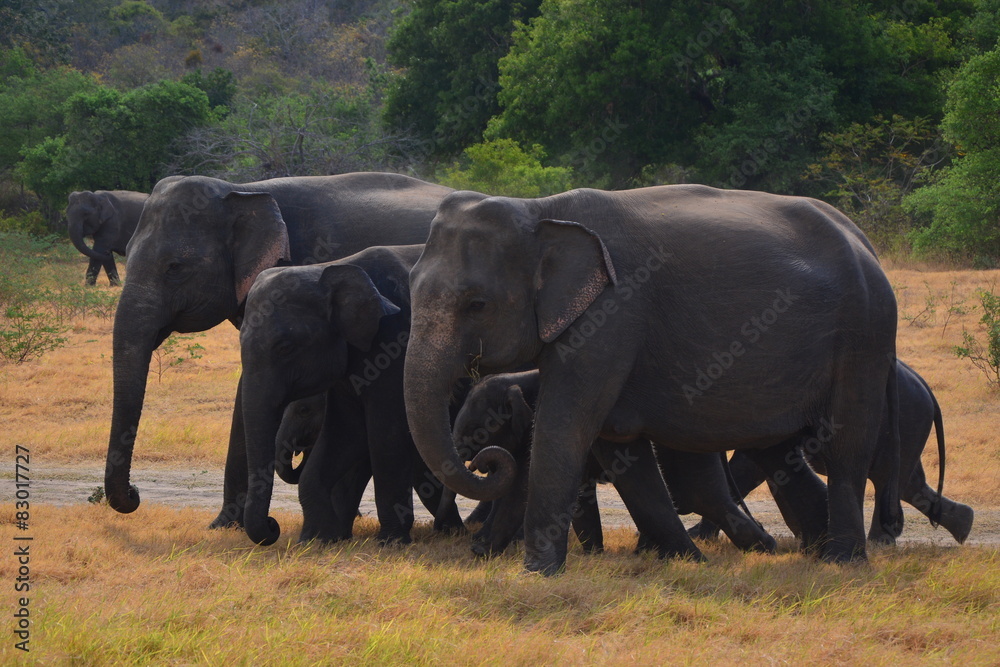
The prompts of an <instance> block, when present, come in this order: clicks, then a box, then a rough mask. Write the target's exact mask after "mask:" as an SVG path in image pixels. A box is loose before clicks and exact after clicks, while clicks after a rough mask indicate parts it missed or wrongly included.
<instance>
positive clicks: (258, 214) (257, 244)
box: [223, 192, 292, 304]
mask: <svg viewBox="0 0 1000 667" xmlns="http://www.w3.org/2000/svg"><path fill="white" fill-rule="evenodd" d="M223 200H224V202H225V204H226V205H227V206H228V207H230V209H231V210H232V212H233V217H232V221H233V222H232V228H231V236H230V248H231V249H232V253H233V278H234V284H235V285H236V302H237V303H239V304H242V303H243V302H244V300H245V299H246V298H247V293H248V292H249V291H250V286H251V285H253V281H254V280H255V279H256V278H257V276H258V274H260V272H261V271H263V270H264V269H269V268H271V267H272V266H277V265H278V264H279V263H280V262H281V261H282V260H284V261H290V260H291V258H292V253H291V251H290V250H289V248H288V229H287V228H286V227H285V221H284V220H283V219H282V218H281V211H280V210H279V209H278V203H277V202H276V201H274V197H272V196H271V195H269V194H267V193H266V192H230V193H229V194H227V195H226V196H225V197H224V198H223Z"/></svg>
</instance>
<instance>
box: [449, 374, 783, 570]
mask: <svg viewBox="0 0 1000 667" xmlns="http://www.w3.org/2000/svg"><path fill="white" fill-rule="evenodd" d="M539 387H540V379H539V374H538V371H526V372H521V373H501V374H498V375H491V376H488V377H486V378H484V379H483V380H482V381H481V382H479V383H478V384H476V385H474V386H473V387H472V390H471V391H470V392H469V395H468V397H467V398H466V399H465V403H464V404H463V406H462V409H461V411H460V412H459V413H458V417H457V419H456V420H455V426H454V430H453V437H454V440H455V445H456V447H459V448H460V450H461V449H462V448H465V450H467V451H468V452H469V453H470V454H472V453H475V452H477V451H478V450H479V449H481V448H482V447H484V446H499V447H502V448H503V449H505V450H507V451H509V452H510V453H511V454H512V455H513V456H514V459H515V461H517V462H518V470H525V471H526V470H528V469H530V465H529V463H528V460H529V459H530V449H531V424H532V421H533V420H534V406H535V403H536V401H537V398H538V390H539ZM652 456H653V452H652V449H651V448H650V445H649V443H648V441H643V440H641V439H640V440H635V441H633V442H631V443H627V444H615V443H608V442H606V441H603V440H601V439H598V441H597V442H596V443H595V449H594V450H593V451H592V452H591V454H590V455H589V456H588V459H587V465H586V468H585V471H586V472H585V474H584V480H583V483H582V485H581V488H580V496H579V499H578V502H577V507H576V510H575V511H574V513H573V518H572V525H573V529H574V531H575V532H576V534H577V538H578V539H579V540H580V543H581V545H582V546H583V548H584V551H588V552H589V551H599V550H601V549H602V548H603V531H602V528H601V517H600V510H599V508H598V505H597V497H596V485H597V483H598V482H611V483H613V484H614V485H615V487H616V489H617V490H618V492H619V495H621V496H622V500H623V501H625V503H626V505H627V506H628V507H629V508H630V509H631V508H633V507H634V508H636V509H637V513H638V514H639V516H640V517H641V519H643V520H644V521H645V523H647V524H648V523H653V524H654V525H656V524H658V523H659V517H657V516H656V515H655V514H653V515H650V512H649V509H651V508H655V507H660V506H662V505H663V504H664V503H666V504H669V503H671V502H672V503H673V505H674V506H675V507H677V511H678V512H679V513H680V514H690V513H692V512H695V513H698V514H702V515H707V516H712V517H714V518H715V519H716V520H717V521H718V522H719V523H720V524H721V525H723V526H725V527H726V534H727V535H728V536H729V537H730V539H732V541H733V543H734V544H736V545H737V546H738V547H740V548H741V549H745V550H754V551H772V552H773V551H774V548H775V541H774V538H772V537H771V536H770V535H768V534H767V533H766V532H765V531H764V529H763V528H761V527H760V525H759V524H757V522H756V521H754V520H753V519H752V518H750V517H748V516H747V515H746V514H744V513H743V511H742V510H741V509H740V508H739V507H738V506H737V505H736V503H735V502H733V500H732V498H731V496H730V490H729V485H728V483H727V480H726V477H725V472H724V470H723V468H722V463H721V459H720V458H719V455H717V454H692V453H687V452H671V451H669V450H666V449H663V448H658V449H657V451H656V458H655V459H654V458H651V457H652ZM598 457H600V458H601V463H599V462H598ZM657 459H658V460H659V461H660V464H659V465H657V463H655V461H657ZM602 463H603V465H602ZM650 468H652V469H654V472H655V469H657V468H658V469H660V470H661V471H662V474H663V476H662V477H660V475H657V474H653V475H650V476H649V479H648V480H647V481H646V485H644V486H643V485H637V484H635V483H632V484H628V483H627V482H629V481H632V477H633V476H634V475H636V474H637V473H641V472H645V471H647V470H648V469H650ZM664 480H665V481H666V485H664ZM521 485H522V483H521V482H519V481H515V488H519V487H520V486H521ZM668 488H669V493H668V491H667V489H668ZM523 500H524V499H523V498H522V499H520V501H522V502H514V501H512V499H510V498H508V497H504V498H502V499H500V500H496V501H494V512H493V514H492V516H491V517H490V520H489V521H488V522H487V524H486V526H484V529H483V530H482V531H480V533H479V534H477V542H476V545H475V546H474V549H473V550H474V551H476V552H477V553H486V552H493V553H496V552H499V551H502V550H503V549H504V548H506V546H507V544H508V543H509V542H510V541H511V539H512V538H513V537H514V534H515V532H516V530H517V529H519V528H520V526H521V524H523V522H524V510H525V508H524V503H523ZM640 523H642V521H637V527H640V531H641V530H642V527H641V526H640V525H639V524H640ZM664 530H666V528H663V529H661V530H659V531H654V532H651V531H649V530H647V531H646V532H641V534H640V541H639V544H640V548H657V547H658V546H659V545H657V544H656V538H655V537H653V538H651V537H650V535H654V536H655V535H656V534H657V533H661V534H662V532H663V531H664ZM666 550H667V549H664V550H661V551H666Z"/></svg>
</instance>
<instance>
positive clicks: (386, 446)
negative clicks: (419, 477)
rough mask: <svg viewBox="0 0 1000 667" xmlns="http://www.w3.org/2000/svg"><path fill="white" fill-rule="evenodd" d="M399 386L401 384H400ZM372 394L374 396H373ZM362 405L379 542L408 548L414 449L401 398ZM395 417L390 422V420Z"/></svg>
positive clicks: (367, 402)
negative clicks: (373, 484) (373, 482)
mask: <svg viewBox="0 0 1000 667" xmlns="http://www.w3.org/2000/svg"><path fill="white" fill-rule="evenodd" d="M400 384H402V380H400ZM373 393H374V392H373ZM369 398H370V400H366V401H365V416H366V429H367V431H368V449H369V452H370V454H371V466H372V477H373V478H374V480H375V506H376V509H377V511H378V522H379V532H378V540H379V542H381V543H383V544H388V543H398V544H409V543H410V542H411V541H412V540H411V538H410V530H411V529H412V528H413V473H414V468H415V467H416V458H417V456H418V454H417V449H416V447H415V446H414V445H413V441H412V440H411V439H410V431H409V427H408V426H407V423H406V418H405V415H406V408H405V407H404V406H403V396H402V394H401V393H400V395H399V396H394V397H392V399H393V400H384V397H382V398H383V400H378V401H376V400H375V399H376V398H377V397H376V396H374V395H373V396H370V397H369ZM393 415H395V416H398V418H397V419H393V418H392V416H393Z"/></svg>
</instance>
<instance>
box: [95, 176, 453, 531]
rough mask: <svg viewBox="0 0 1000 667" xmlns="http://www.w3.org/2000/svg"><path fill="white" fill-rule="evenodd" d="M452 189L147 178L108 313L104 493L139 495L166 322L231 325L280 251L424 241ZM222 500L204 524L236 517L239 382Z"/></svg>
mask: <svg viewBox="0 0 1000 667" xmlns="http://www.w3.org/2000/svg"><path fill="white" fill-rule="evenodd" d="M449 192H451V190H450V189H449V188H445V187H442V186H438V185H433V184H430V183H425V182H423V181H419V180H417V179H414V178H409V177H407V176H402V175H399V174H382V173H356V174H342V175H338V176H313V177H296V178H277V179H272V180H267V181H259V182H255V183H243V184H232V183H227V182H225V181H221V180H218V179H214V178H206V177H201V176H189V177H177V176H172V177H169V178H166V179H163V180H162V181H160V182H159V183H157V184H156V187H155V188H154V189H153V192H152V194H151V195H150V197H149V200H148V201H147V202H146V207H145V208H144V210H143V213H142V218H141V219H140V221H139V226H138V228H137V229H136V232H135V235H134V236H133V238H132V241H131V242H130V243H129V246H128V264H127V267H128V281H127V282H126V284H125V286H124V288H123V289H122V294H121V299H120V300H119V303H118V311H117V313H116V315H115V324H114V334H113V336H114V343H113V346H114V407H113V412H112V417H111V433H110V437H109V442H108V457H107V467H106V470H105V493H106V495H107V498H108V503H109V504H110V505H111V506H112V507H113V508H115V509H116V510H117V511H119V512H132V511H135V509H136V508H137V507H138V506H139V493H138V491H137V490H136V489H135V487H133V486H131V485H130V484H129V475H130V472H131V464H132V451H133V446H134V443H135V438H136V434H137V432H138V428H139V417H140V414H141V412H142V405H143V399H144V396H145V390H146V376H147V374H148V371H149V361H150V357H151V356H152V353H153V350H155V349H156V348H157V346H159V344H160V343H161V342H163V340H165V339H166V337H167V336H169V335H170V333H171V332H174V331H179V332H190V331H204V330H206V329H209V328H211V327H213V326H215V325H216V324H219V323H220V322H222V321H224V320H227V319H228V320H230V321H232V322H233V323H234V324H236V325H237V326H239V322H240V320H241V312H242V309H243V305H244V301H245V299H246V295H247V292H248V291H249V290H250V285H251V284H252V283H253V281H254V279H255V278H256V277H257V275H258V274H259V273H260V272H261V271H263V270H264V269H266V268H269V267H272V266H275V265H277V264H279V263H290V264H308V263H315V262H322V261H329V260H331V259H336V258H340V257H345V256H347V255H351V254H353V253H356V252H358V251H360V250H363V249H364V248H367V247H369V246H372V245H379V244H387V243H388V244H409V243H422V242H423V241H424V240H425V239H426V236H427V230H428V227H429V225H430V220H431V218H433V217H434V211H435V210H436V209H437V206H438V204H439V203H440V202H441V200H442V199H443V198H444V197H445V195H447V194H448V193H449ZM236 393H237V398H236V403H235V407H234V410H233V425H232V429H231V434H230V441H229V452H228V455H227V458H226V472H225V484H224V491H223V506H222V510H221V511H220V513H219V515H218V517H217V518H216V519H215V520H214V521H213V522H212V524H211V525H212V526H213V527H220V526H227V525H234V524H241V523H242V518H243V505H244V501H245V492H246V485H247V464H246V447H245V444H244V435H243V416H242V409H241V407H240V406H241V400H240V390H239V386H238V387H237V392H236Z"/></svg>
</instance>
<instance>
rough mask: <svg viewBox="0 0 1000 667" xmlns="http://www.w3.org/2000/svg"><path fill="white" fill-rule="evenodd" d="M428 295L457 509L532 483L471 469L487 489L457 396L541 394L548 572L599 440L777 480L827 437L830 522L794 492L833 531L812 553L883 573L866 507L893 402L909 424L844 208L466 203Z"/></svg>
mask: <svg viewBox="0 0 1000 667" xmlns="http://www.w3.org/2000/svg"><path fill="white" fill-rule="evenodd" d="M410 286H411V298H412V304H413V327H412V336H411V338H410V346H409V350H408V352H407V357H406V363H405V391H406V407H407V413H408V418H409V423H410V428H411V432H412V433H413V438H414V442H415V443H416V445H417V448H418V450H419V451H420V454H421V456H422V457H423V459H424V461H426V462H427V465H428V467H429V468H430V469H431V470H432V471H433V472H434V473H435V474H436V475H438V476H439V477H440V479H441V480H442V481H444V482H445V484H447V485H448V486H449V487H450V488H451V489H453V490H454V491H456V492H457V493H460V494H462V495H465V496H467V497H470V498H475V499H479V500H492V499H494V498H498V497H500V496H502V495H504V494H505V493H506V492H507V491H508V489H509V488H510V486H511V484H512V479H513V476H514V474H515V472H516V470H515V468H516V464H515V462H514V461H513V459H512V457H511V456H510V455H509V454H508V453H507V452H505V451H504V450H502V449H499V448H495V447H491V448H486V449H483V450H482V451H481V452H480V453H479V454H477V455H476V457H475V458H474V459H473V464H474V465H475V466H476V467H477V468H478V469H480V470H492V471H493V472H491V473H490V474H489V475H487V476H485V477H481V476H476V475H474V474H473V473H472V472H470V471H469V470H468V469H467V468H465V466H463V465H462V463H461V460H460V458H459V454H458V452H457V451H456V448H455V445H454V443H453V441H452V438H451V428H450V424H449V421H448V410H447V408H448V396H449V393H450V391H451V387H452V384H453V383H454V381H455V380H456V378H458V377H461V376H462V375H465V374H467V373H468V372H469V369H468V367H469V366H470V364H471V365H473V366H475V368H476V369H477V370H478V372H479V373H480V374H482V375H486V374H490V373H496V372H502V371H505V370H512V369H516V368H518V367H521V366H523V365H525V364H534V365H536V366H537V368H538V369H539V371H540V373H541V388H540V390H539V397H538V408H537V411H536V413H535V424H534V432H533V438H532V460H531V471H530V475H529V481H528V490H527V512H526V514H525V521H524V530H525V564H526V567H527V569H528V570H531V571H539V572H542V573H545V574H554V573H556V572H558V571H559V570H560V569H561V568H563V566H564V564H565V559H566V546H567V531H568V529H569V525H570V518H571V516H572V512H571V509H572V506H573V503H574V501H575V500H576V497H577V488H578V484H579V480H580V479H581V476H582V473H583V466H584V462H585V459H586V456H587V453H588V451H590V447H591V443H593V442H594V440H595V439H596V438H597V437H598V436H601V437H604V438H606V439H609V440H612V441H615V442H629V441H632V440H634V439H636V438H640V437H641V438H647V439H649V440H652V441H653V442H654V443H656V444H657V445H660V446H664V447H667V448H669V449H673V450H680V451H689V452H694V453H697V452H719V451H724V450H727V449H741V450H746V451H747V452H748V453H751V455H752V456H754V457H755V460H757V461H758V462H759V463H763V464H764V465H765V469H768V470H770V469H772V468H774V467H775V463H774V459H775V458H780V457H782V456H784V454H785V452H786V451H791V448H792V447H793V446H794V444H793V443H796V442H798V441H799V439H800V438H801V437H802V436H803V435H806V434H811V435H814V436H815V437H817V439H818V440H821V441H822V442H823V443H824V444H823V448H822V450H821V451H820V452H819V455H820V456H821V457H822V458H823V459H824V462H825V463H826V467H827V470H828V472H829V479H830V488H829V502H826V499H824V498H822V495H821V494H817V493H815V492H813V491H810V490H809V489H806V488H805V487H803V486H800V485H799V484H798V483H797V480H796V479H794V478H793V479H790V480H788V484H787V486H786V488H785V492H786V493H787V494H788V495H789V497H793V498H796V502H795V503H792V504H793V505H794V506H795V508H796V511H797V512H800V513H802V516H801V517H799V520H800V522H801V523H802V524H805V525H819V524H822V525H825V526H827V530H828V536H827V533H826V531H824V532H823V533H821V534H813V535H810V544H807V546H809V547H810V548H812V547H817V548H820V549H821V551H822V555H823V557H824V558H826V559H828V560H830V561H838V562H839V561H849V560H862V559H865V558H866V552H865V531H864V519H863V516H862V501H863V498H864V489H865V481H866V476H867V473H868V470H869V468H870V467H871V462H872V459H873V457H874V455H875V442H876V440H877V436H878V429H879V423H880V421H881V407H882V404H883V401H884V400H885V399H886V397H888V398H889V406H890V412H889V415H890V419H891V422H890V423H892V424H895V423H896V421H895V420H896V392H895V373H894V372H890V371H894V365H895V336H896V303H895V298H894V295H893V292H892V288H891V286H890V284H889V281H888V280H887V278H886V276H885V274H884V273H883V271H882V269H881V267H880V266H879V263H878V260H877V258H876V256H875V253H874V250H873V249H872V247H871V245H870V244H869V242H868V240H867V239H866V238H865V237H864V235H863V234H862V233H861V231H860V230H858V228H857V227H856V226H855V225H854V224H853V223H852V222H851V221H850V220H849V219H847V218H846V217H845V216H844V215H843V214H842V213H840V212H839V211H837V210H836V209H834V208H833V207H831V206H829V205H828V204H825V203H823V202H820V201H815V200H810V199H804V198H797V197H782V196H776V195H770V194H766V193H761V192H746V191H735V190H717V189H713V188H707V187H702V186H691V185H675V186H662V187H655V188H644V189H640V190H631V191H623V192H602V191H597V190H574V191H570V192H567V193H563V194H560V195H555V196H553V197H546V198H542V199H534V200H531V199H528V200H523V199H511V198H500V197H488V196H486V195H482V194H479V193H472V192H457V193H454V194H452V195H450V196H449V197H447V198H446V199H445V201H444V202H442V204H441V207H440V208H439V210H438V213H437V215H436V216H435V218H434V222H433V223H432V225H431V232H430V236H429V237H428V240H427V245H426V247H425V248H424V253H423V255H422V256H421V258H420V260H419V261H418V262H417V264H416V266H414V268H413V271H411V273H410ZM894 431H896V429H894ZM896 434H897V436H896V439H895V442H896V443H898V431H896ZM897 447H898V444H897ZM776 448H777V449H778V451H774V450H775V449H776ZM898 451H899V450H898V448H897V449H895V456H896V457H897V458H896V460H895V462H894V464H895V466H897V470H898ZM783 481H784V480H783ZM807 491H809V496H810V497H803V498H801V499H800V498H797V496H798V495H799V494H804V493H806V492H807ZM885 493H886V497H887V498H890V499H895V502H889V503H887V504H886V508H887V509H886V516H885V517H883V518H882V520H883V522H884V523H885V524H887V525H889V524H898V523H899V522H900V519H901V517H900V516H898V510H899V506H898V493H899V491H898V480H894V481H893V482H892V483H891V484H890V488H888V489H887V490H886V491H885ZM669 521H670V524H671V526H672V530H673V531H680V532H682V533H684V536H683V538H681V537H680V536H678V537H677V539H678V540H679V541H681V542H683V544H684V546H683V548H680V549H678V550H677V553H678V554H681V555H699V554H700V552H699V550H698V549H697V547H696V546H695V545H694V543H693V542H691V540H690V538H689V537H688V536H687V534H686V532H684V529H683V524H681V523H680V519H679V518H678V517H677V516H676V513H674V514H673V516H672V517H670V519H669Z"/></svg>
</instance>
